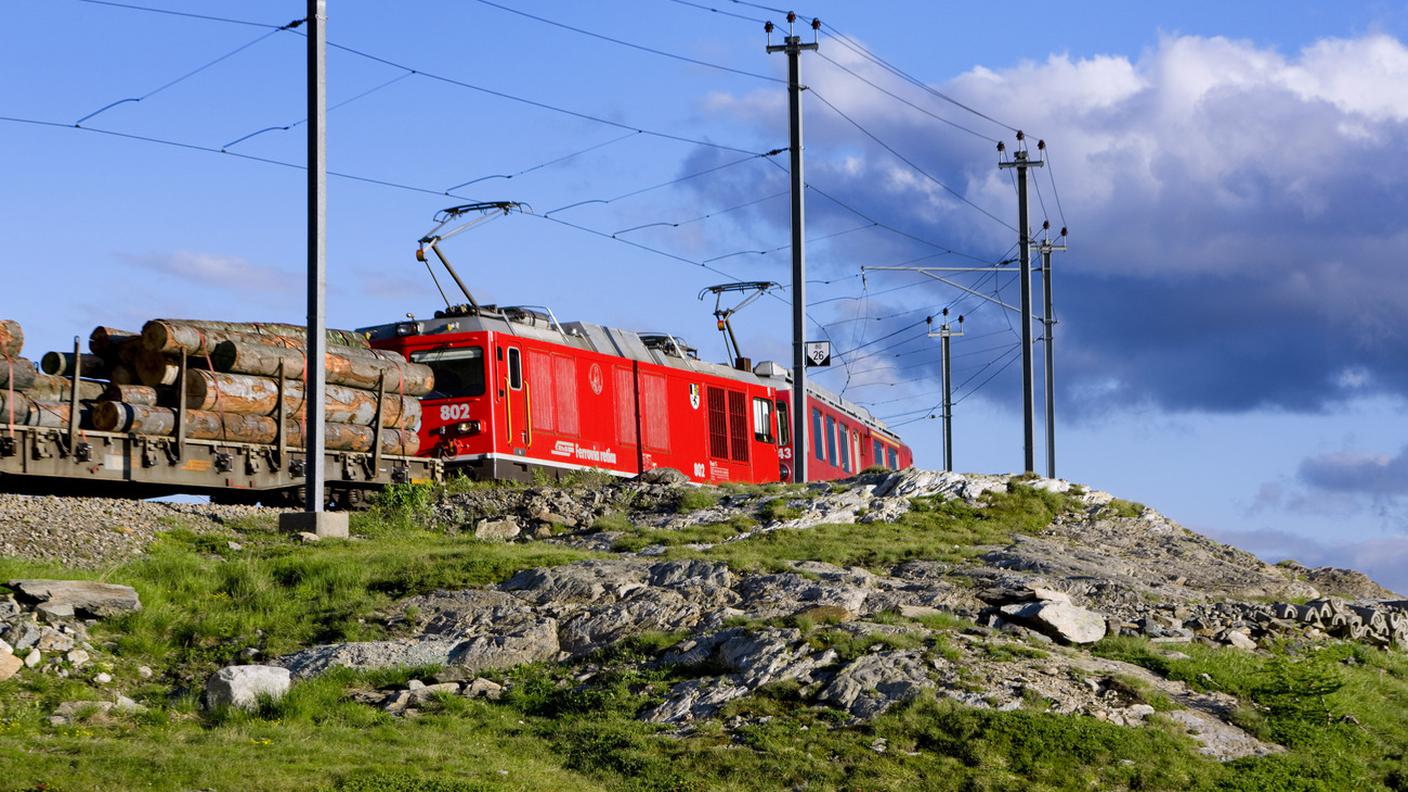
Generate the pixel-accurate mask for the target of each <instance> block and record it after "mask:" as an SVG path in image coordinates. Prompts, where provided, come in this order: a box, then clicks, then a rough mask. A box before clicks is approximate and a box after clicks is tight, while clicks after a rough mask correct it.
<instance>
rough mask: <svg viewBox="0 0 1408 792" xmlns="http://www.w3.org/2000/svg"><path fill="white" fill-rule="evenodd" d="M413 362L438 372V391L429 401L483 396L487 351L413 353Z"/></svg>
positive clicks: (473, 349)
mask: <svg viewBox="0 0 1408 792" xmlns="http://www.w3.org/2000/svg"><path fill="white" fill-rule="evenodd" d="M411 360H412V361H413V362H415V363H424V364H425V365H427V366H429V367H430V370H431V371H433V372H435V390H433V391H431V392H430V393H429V394H427V395H426V397H425V398H427V399H449V398H455V397H464V396H483V395H484V348H483V347H461V348H459V349H428V350H424V351H421V352H412V353H411Z"/></svg>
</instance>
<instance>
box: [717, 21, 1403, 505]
mask: <svg viewBox="0 0 1408 792" xmlns="http://www.w3.org/2000/svg"><path fill="white" fill-rule="evenodd" d="M833 55H834V56H835V57H837V58H838V59H841V58H842V57H843V53H833ZM848 65H850V66H851V67H852V68H855V69H858V70H866V69H868V65H867V64H864V63H850V64H848ZM865 73H867V76H869V77H870V78H871V79H875V80H877V81H878V80H880V79H882V77H881V76H880V75H877V74H873V73H869V72H865ZM1405 80H1408V49H1406V48H1405V47H1404V46H1403V45H1402V43H1400V42H1398V41H1397V40H1394V39H1392V38H1388V37H1385V36H1371V37H1365V38H1362V39H1354V40H1333V41H1325V42H1321V43H1318V44H1316V45H1314V46H1312V47H1310V48H1308V49H1306V50H1305V51H1303V52H1300V53H1297V54H1295V55H1293V56H1289V57H1288V56H1284V55H1281V54H1278V53H1276V52H1274V51H1270V50H1265V49H1260V48H1257V47H1255V46H1254V45H1252V44H1249V43H1245V42H1233V41H1226V40H1222V39H1201V38H1194V37H1184V38H1170V39H1166V40H1164V41H1162V42H1160V45H1159V46H1158V47H1157V48H1156V49H1155V50H1153V51H1151V52H1149V53H1146V54H1144V55H1143V56H1142V57H1141V58H1140V59H1139V60H1138V61H1134V62H1131V61H1128V60H1126V59H1124V58H1108V57H1105V58H1093V59H1089V60H1082V61H1071V60H1069V59H1067V58H1065V57H1062V56H1055V57H1052V58H1051V59H1049V60H1048V61H1046V62H1044V63H1024V64H1020V65H1018V66H1016V67H1013V68H1011V69H1007V70H1004V71H990V70H986V69H982V68H978V69H974V70H973V71H971V72H969V73H967V74H965V75H963V76H961V77H960V78H958V79H956V80H953V81H951V82H950V83H949V84H948V85H946V86H944V87H945V89H946V90H948V91H949V92H951V93H956V94H958V95H959V96H960V97H961V98H964V99H966V100H969V101H971V102H973V103H974V104H976V105H977V106H980V107H983V108H984V109H987V110H989V111H990V112H992V113H993V114H994V115H997V116H999V117H1013V118H1018V117H1020V118H1022V119H1023V123H1025V124H1030V126H1031V128H1033V129H1035V130H1037V131H1039V132H1040V133H1041V134H1043V135H1045V136H1046V138H1047V139H1048V140H1050V141H1051V155H1052V163H1051V164H1052V166H1053V167H1054V168H1056V169H1057V170H1056V176H1057V179H1058V183H1059V186H1060V189H1061V199H1062V203H1063V205H1064V209H1065V212H1066V214H1067V216H1068V219H1069V220H1070V222H1071V224H1072V239H1071V245H1072V251H1071V252H1070V253H1068V254H1064V255H1058V257H1057V259H1056V266H1057V267H1059V269H1058V270H1057V275H1056V278H1057V280H1056V285H1057V296H1058V315H1059V316H1060V318H1061V319H1062V323H1061V325H1060V326H1059V329H1058V344H1060V345H1059V346H1058V347H1057V348H1058V350H1060V353H1059V354H1060V360H1061V369H1062V375H1063V376H1062V378H1061V383H1062V389H1063V391H1064V393H1065V396H1066V398H1065V402H1064V403H1066V404H1069V405H1072V406H1075V407H1078V408H1083V409H1085V410H1087V411H1093V410H1099V409H1105V408H1109V407H1118V406H1121V405H1128V404H1134V403H1141V404H1154V405H1157V406H1160V407H1162V408H1165V409H1173V410H1208V411H1223V412H1235V411H1243V410H1251V409H1257V408H1265V407H1277V408H1284V409H1290V410H1296V411H1319V410H1324V409H1326V408H1327V407H1328V406H1330V405H1333V404H1334V403H1336V402H1337V401H1340V400H1342V399H1344V398H1345V397H1349V396H1358V395H1369V394H1376V393H1388V394H1395V395H1404V394H1408V371H1405V366H1404V365H1403V355H1402V350H1403V348H1404V347H1405V343H1408V279H1405V278H1403V277H1402V276H1401V270H1402V267H1403V266H1404V264H1403V262H1404V259H1405V258H1408V223H1405V220H1404V218H1405V217H1408V190H1404V189H1403V188H1402V185H1401V183H1400V180H1399V178H1398V175H1397V174H1398V172H1399V170H1400V169H1399V168H1397V167H1394V166H1393V165H1392V164H1391V163H1394V162H1395V161H1396V160H1397V159H1399V157H1400V154H1399V152H1400V151H1401V149H1402V148H1403V147H1404V144H1405V143H1408V94H1404V93H1403V92H1393V91H1385V90H1382V89H1383V87H1384V86H1386V85H1391V84H1403V82H1404V81H1405ZM813 81H814V85H815V87H816V90H817V91H818V92H820V93H822V94H823V95H825V96H826V98H827V99H828V100H829V101H831V102H833V103H835V104H836V105H838V106H839V107H841V108H842V109H844V110H845V111H846V112H847V113H848V114H850V115H851V116H852V117H853V118H856V119H857V120H859V121H860V122H861V123H862V124H864V125H865V126H866V127H867V128H869V129H871V130H872V131H873V132H874V133H875V134H876V135H877V136H879V137H881V138H882V139H884V140H886V141H887V142H888V143H890V144H891V145H892V146H894V147H895V148H897V149H898V150H900V151H902V152H904V153H905V154H906V155H907V156H909V157H911V158H912V159H913V160H915V161H916V163H917V164H919V165H920V166H921V167H922V168H924V169H925V170H926V171H927V172H929V173H930V174H931V175H933V176H935V177H937V178H938V179H939V180H942V181H943V182H945V183H946V184H948V185H949V186H951V187H954V188H955V189H956V190H958V191H959V192H961V193H963V195H964V196H965V197H967V198H968V199H970V200H971V201H973V202H974V203H976V204H979V205H980V206H983V207H985V208H988V209H990V210H991V211H992V212H993V213H995V214H997V215H998V216H999V218H1001V219H1004V220H1006V219H1008V217H1009V216H1011V215H1014V214H1015V210H1014V206H1015V199H1014V196H1013V193H1012V187H1011V184H1010V176H1009V175H1008V174H1007V173H1006V172H1002V173H999V172H998V170H997V169H996V167H995V158H996V152H995V151H993V150H992V147H991V145H990V144H989V143H987V142H985V141H982V140H977V139H974V138H971V137H967V136H961V135H957V136H956V135H954V134H952V133H948V132H943V131H942V130H940V129H936V126H935V125H934V123H933V122H932V121H930V120H928V119H925V118H924V117H922V116H918V115H917V114H915V113H914V112H913V111H911V110H908V109H906V108H904V107H902V106H900V105H897V104H896V103H894V102H892V101H889V100H886V99H885V98H884V97H883V96H880V95H878V94H875V93H874V92H873V91H870V89H868V88H866V87H865V86H862V85H859V84H857V83H854V82H853V81H852V80H851V79H850V78H849V77H847V76H845V75H843V74H840V73H838V72H836V71H835V70H834V69H827V68H822V67H820V66H818V68H817V69H816V70H815V71H813ZM1375 86H1377V88H1376V87H1375ZM775 94H777V92H775V91H774V92H767V93H760V94H754V95H749V96H745V97H727V96H719V97H714V99H713V100H712V106H713V107H715V109H717V110H719V111H721V112H733V113H736V114H738V115H739V116H740V117H743V118H746V119H753V120H761V119H767V118H770V117H771V114H773V113H776V112H781V110H782V100H783V97H782V96H781V95H775ZM935 109H938V110H940V111H941V112H944V113H950V112H953V113H957V112H958V111H956V110H953V109H952V108H944V107H941V106H938V105H935ZM808 113H809V115H808V143H807V146H808V147H807V151H808V156H809V158H810V159H809V162H808V170H807V179H808V182H809V183H811V184H812V185H814V186H817V187H820V188H821V189H823V190H825V191H826V192H828V193H831V194H834V195H835V196H837V197H840V198H842V199H843V200H844V201H845V202H846V203H848V204H850V205H851V206H853V207H855V208H858V209H860V210H862V211H863V212H864V214H866V215H867V216H870V217H873V218H875V219H877V220H880V221H882V222H885V223H887V224H890V225H893V226H895V227H896V228H898V229H900V230H902V231H904V232H906V233H908V234H911V235H913V236H916V237H919V238H921V239H923V240H927V241H929V242H933V243H937V244H938V245H941V246H946V247H952V248H954V249H957V250H960V251H963V252H966V253H972V254H973V255H975V256H977V257H979V258H987V259H995V258H998V257H1001V256H1002V255H1004V251H1006V250H1009V249H1010V246H1011V244H1012V242H1014V241H1015V234H1013V232H1011V231H1009V230H1008V229H1005V228H1003V227H1002V226H1001V225H1000V224H999V223H997V222H994V221H993V220H991V219H989V218H987V217H984V216H983V215H981V214H980V213H978V212H976V211H974V210H972V209H971V208H969V207H967V206H965V205H963V204H962V203H960V202H959V201H957V200H955V199H954V198H953V197H952V196H951V195H949V194H947V193H946V192H945V191H944V190H943V189H941V188H939V187H938V186H937V185H935V184H934V183H933V182H932V181H930V180H928V179H926V178H925V177H923V176H920V175H918V174H916V173H915V172H914V171H913V170H911V169H909V168H908V167H906V166H905V165H903V164H902V163H900V162H898V161H897V160H895V159H894V158H893V157H892V156H890V155H889V154H887V153H886V152H885V151H883V150H882V149H879V148H878V147H875V146H872V145H869V144H868V141H866V140H865V138H863V137H862V136H860V134H859V133H857V132H856V131H855V130H854V128H852V127H850V126H849V125H848V124H846V123H845V122H844V121H841V120H840V119H838V118H836V117H835V116H834V115H832V114H830V113H829V111H827V110H826V109H825V108H824V107H822V106H820V105H819V104H817V103H815V102H814V103H812V104H810V105H809V110H808ZM993 131H994V134H997V133H999V132H1001V133H1002V134H1004V135H1006V134H1008V133H1006V132H1004V131H1003V130H1000V129H993ZM701 156H703V155H701ZM694 164H695V163H691V166H690V167H693V166H694ZM768 170H775V169H759V170H756V171H750V172H747V173H743V174H739V175H738V177H737V178H732V179H730V180H729V181H728V183H727V187H726V188H725V189H720V185H719V184H718V183H717V182H710V181H700V182H698V183H696V184H692V185H691V186H692V187H693V188H694V189H695V190H697V191H699V192H700V194H701V198H700V200H702V201H720V200H721V199H722V201H723V202H724V203H726V202H727V200H730V199H738V198H743V197H744V196H748V195H758V194H761V193H759V192H755V190H762V189H771V188H775V187H776V185H778V184H781V183H783V182H782V181H781V179H780V176H781V173H780V172H778V173H769V172H767V171H768ZM1036 178H1037V179H1039V180H1040V185H1041V188H1042V190H1043V192H1042V195H1041V198H1042V199H1044V202H1045V204H1046V210H1047V214H1048V215H1050V216H1051V217H1052V219H1053V222H1054V223H1055V224H1057V225H1059V219H1057V217H1056V216H1057V214H1058V213H1057V210H1056V206H1055V196H1054V195H1053V194H1052V192H1051V190H1050V186H1049V183H1048V182H1047V181H1046V176H1045V174H1041V173H1038V174H1037V177H1036ZM743 199H744V200H746V198H743ZM808 201H809V203H808V228H809V236H813V237H814V236H819V235H822V234H825V233H828V232H830V231H835V230H843V229H844V228H846V227H847V226H848V225H854V224H856V223H858V222H864V221H863V220H861V219H860V218H859V217H858V216H857V215H855V214H854V213H851V212H848V211H847V210H845V209H842V208H841V207H838V206H836V205H834V204H832V203H831V202H830V201H828V200H826V199H825V198H824V197H823V196H821V195H819V194H816V193H811V194H809V198H808ZM776 209H777V207H773V210H774V211H770V212H768V213H766V214H763V213H760V214H757V215H755V216H748V215H740V216H739V217H737V218H735V220H737V221H740V222H745V223H746V222H749V221H752V222H762V223H765V224H767V225H769V226H770V227H773V228H775V229H776V232H774V234H773V235H774V236H778V237H780V238H783V239H785V218H786V213H785V212H779V211H775V210H776ZM1032 212H1033V222H1034V224H1039V222H1040V220H1041V218H1042V216H1043V215H1042V209H1041V203H1040V201H1038V199H1037V195H1036V193H1035V192H1033V195H1032ZM938 252H939V250H938V248H937V247H935V246H933V245H926V244H922V243H918V242H915V241H913V240H912V239H907V238H905V237H903V236H901V235H897V234H891V233H885V232H882V231H874V232H872V231H866V232H861V233H856V234H851V235H847V236H845V237H840V238H837V239H835V240H833V241H831V242H830V243H829V244H827V245H826V246H825V247H824V248H821V249H819V250H817V251H816V252H815V253H814V254H813V258H812V260H813V261H814V262H815V266H816V268H817V270H816V271H819V272H822V273H828V274H838V273H845V272H854V271H855V267H856V266H857V265H858V264H862V263H868V264H891V263H898V262H900V261H904V260H908V259H913V258H916V257H920V256H924V255H932V254H935V253H938ZM941 258H944V259H947V260H949V261H954V260H955V258H954V257H952V256H948V257H941ZM968 280H969V282H972V281H973V280H975V278H974V277H972V276H969V277H968ZM898 282H899V281H897V280H893V279H891V280H883V279H882V278H881V277H880V276H876V277H875V278H874V279H873V280H872V281H871V282H870V285H871V287H872V288H877V287H879V284H882V283H898ZM988 289H990V284H989V286H988ZM988 289H985V290H988ZM954 294H955V293H954V292H952V291H951V290H945V289H941V288H937V287H916V288H913V289H911V290H909V291H907V292H900V293H897V294H895V295H892V296H891V298H890V299H892V300H894V301H895V302H896V303H899V304H902V305H904V306H906V307H916V306H922V305H926V304H931V305H934V306H937V305H940V304H943V303H945V302H947V301H948V300H950V299H951V298H952V297H953V296H954ZM1005 297H1006V299H1007V300H1008V301H1012V300H1014V299H1015V289H1010V290H1008V291H1007V293H1006V295H1005ZM901 298H903V299H901ZM842 305H846V304H845V303H842ZM975 307H976V303H972V302H971V301H970V304H969V306H968V310H970V311H971V310H972V309H973V308H975ZM983 311H984V313H983V314H982V315H980V316H979V317H976V322H975V324H974V325H971V327H972V328H973V329H975V330H977V331H982V330H984V329H987V330H993V329H994V328H997V329H1001V328H1002V327H1003V326H1004V325H1003V323H1005V321H1006V320H1005V319H1004V318H1003V317H1001V315H1000V313H999V312H997V311H995V310H993V309H991V307H988V308H985V309H983ZM824 321H825V320H824ZM904 321H907V320H895V321H894V322H892V323H888V324H886V323H882V324H881V325H880V326H881V327H883V328H885V330H887V331H888V330H890V329H893V328H894V327H898V326H901V325H902V324H903V323H904ZM874 329H879V328H874ZM873 335H874V334H873ZM1015 369H1016V367H1013V368H1012V369H1011V370H1009V371H1008V372H1007V373H1005V374H1004V376H1005V377H1012V376H1015V374H1016V371H1015ZM916 373H918V374H921V375H922V376H926V377H928V376H932V372H931V371H927V370H921V371H920V372H916ZM1316 470H1319V469H1318V468H1316ZM1361 472H1364V471H1361ZM1327 480H1328V479H1327Z"/></svg>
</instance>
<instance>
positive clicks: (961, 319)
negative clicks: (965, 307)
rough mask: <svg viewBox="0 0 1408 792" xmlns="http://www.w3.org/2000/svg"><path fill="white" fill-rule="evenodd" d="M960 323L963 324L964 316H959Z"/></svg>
mask: <svg viewBox="0 0 1408 792" xmlns="http://www.w3.org/2000/svg"><path fill="white" fill-rule="evenodd" d="M958 323H959V324H963V314H959V315H958Z"/></svg>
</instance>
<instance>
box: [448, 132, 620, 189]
mask: <svg viewBox="0 0 1408 792" xmlns="http://www.w3.org/2000/svg"><path fill="white" fill-rule="evenodd" d="M639 134H641V131H640V130H638V129H637V130H632V131H630V132H627V133H626V134H624V135H619V136H617V137H614V138H612V139H610V140H606V141H602V142H601V143H596V144H593V145H590V146H587V147H586V148H584V149H579V150H577V151H573V152H571V153H569V154H563V155H562V156H559V157H553V158H552V159H550V160H548V161H546V162H540V163H538V164H537V165H533V166H530V167H527V168H524V169H523V170H520V171H515V172H513V173H495V174H492V175H489V176H480V177H478V178H475V179H470V180H469V181H467V182H461V183H459V184H456V185H455V186H453V187H446V188H445V190H446V192H448V191H450V190H458V189H459V188H461V187H468V186H469V185H471V184H478V183H479V182H482V181H488V180H490V179H514V178H517V177H519V176H526V175H527V174H529V173H533V172H534V171H540V170H542V169H544V168H550V167H552V166H553V165H559V164H561V163H564V162H566V161H568V160H570V159H574V158H576V157H580V156H582V155H583V154H589V153H591V152H593V151H596V150H597V149H601V148H605V147H607V146H609V145H611V144H613V143H620V142H621V141H623V140H626V139H628V138H633V137H635V136H636V135H639Z"/></svg>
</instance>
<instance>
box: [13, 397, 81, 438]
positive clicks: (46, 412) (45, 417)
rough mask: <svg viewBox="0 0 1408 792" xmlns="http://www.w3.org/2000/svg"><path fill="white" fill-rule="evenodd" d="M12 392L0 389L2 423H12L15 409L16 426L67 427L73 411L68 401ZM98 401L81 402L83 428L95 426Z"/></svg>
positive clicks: (79, 417) (79, 420)
mask: <svg viewBox="0 0 1408 792" xmlns="http://www.w3.org/2000/svg"><path fill="white" fill-rule="evenodd" d="M13 395H14V399H13V400H11V398H10V396H11V394H10V393H8V392H5V391H0V425H4V424H8V423H10V410H11V409H13V410H14V425H15V426H39V427H44V428H49V429H67V428H68V417H69V415H70V414H71V413H72V410H71V408H70V407H69V403H68V402H56V401H39V400H36V399H31V398H30V397H29V396H27V395H25V394H24V393H20V392H18V391H17V392H15V393H14V394H13ZM94 404H97V402H79V405H78V426H79V428H81V429H92V428H93V416H92V413H93V405H94Z"/></svg>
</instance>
